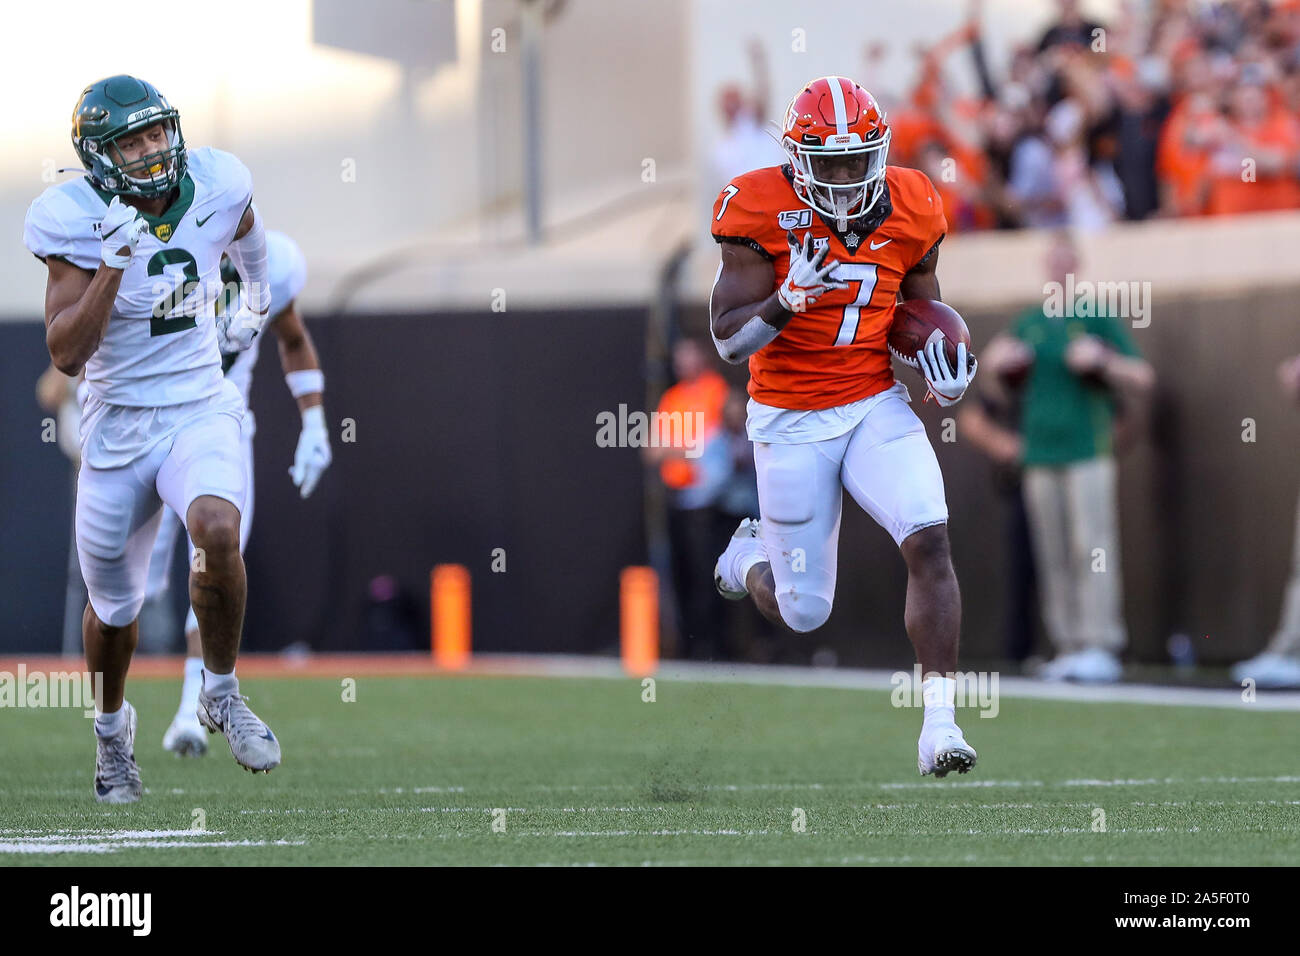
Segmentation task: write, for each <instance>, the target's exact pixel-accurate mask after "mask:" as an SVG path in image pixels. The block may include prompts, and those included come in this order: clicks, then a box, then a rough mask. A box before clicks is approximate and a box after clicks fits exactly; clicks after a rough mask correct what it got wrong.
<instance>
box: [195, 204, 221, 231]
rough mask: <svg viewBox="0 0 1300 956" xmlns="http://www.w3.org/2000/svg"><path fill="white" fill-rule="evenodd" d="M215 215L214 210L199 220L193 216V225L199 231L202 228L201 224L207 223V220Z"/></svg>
mask: <svg viewBox="0 0 1300 956" xmlns="http://www.w3.org/2000/svg"><path fill="white" fill-rule="evenodd" d="M216 214H217V212H216V210H215V209H214V210H213V211H212V212H210V213H208V214H207V215H206V216H204V217H203V218H202V219H200V218H198V217H197V216H195V217H194V225H196V226H198V227H199V228H200V229H202V228H203V224H204V223H205V222H207V221H208V220H209V219H211V218H212V217H213V216H215V215H216Z"/></svg>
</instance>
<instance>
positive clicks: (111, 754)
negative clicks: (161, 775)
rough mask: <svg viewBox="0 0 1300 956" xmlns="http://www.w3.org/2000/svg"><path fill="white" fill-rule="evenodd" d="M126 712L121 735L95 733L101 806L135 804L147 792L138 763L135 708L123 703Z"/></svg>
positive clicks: (97, 787)
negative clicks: (102, 804)
mask: <svg viewBox="0 0 1300 956" xmlns="http://www.w3.org/2000/svg"><path fill="white" fill-rule="evenodd" d="M122 709H123V710H125V711H126V714H125V720H124V722H123V726H122V729H121V730H120V731H119V732H118V733H116V734H114V735H113V736H112V737H101V736H99V734H95V742H96V744H97V750H96V751H95V799H96V800H98V801H99V802H100V803H135V802H136V801H137V800H139V799H140V795H141V794H142V793H144V785H143V784H141V783H140V767H139V765H137V764H136V762H135V724H136V715H135V708H134V707H132V706H131V705H130V704H129V703H128V702H127V701H122Z"/></svg>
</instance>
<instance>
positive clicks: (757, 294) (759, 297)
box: [709, 231, 846, 365]
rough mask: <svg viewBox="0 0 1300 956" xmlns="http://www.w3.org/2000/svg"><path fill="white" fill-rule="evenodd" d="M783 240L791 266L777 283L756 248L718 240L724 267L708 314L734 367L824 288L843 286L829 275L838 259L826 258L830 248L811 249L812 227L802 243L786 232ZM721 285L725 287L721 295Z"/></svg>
mask: <svg viewBox="0 0 1300 956" xmlns="http://www.w3.org/2000/svg"><path fill="white" fill-rule="evenodd" d="M786 242H788V243H789V245H790V269H789V271H788V273H787V275H786V278H785V281H784V282H782V283H781V284H780V285H779V286H778V285H777V284H776V271H775V270H774V269H773V267H772V263H771V262H770V261H768V260H767V259H765V258H764V257H763V256H761V255H759V254H758V252H757V251H755V250H754V249H752V248H749V247H747V246H745V245H742V244H740V243H734V242H727V243H723V244H722V269H721V270H720V271H719V273H718V279H717V282H716V283H715V285H714V289H713V295H712V296H710V299H709V315H710V321H711V323H712V329H713V341H714V343H715V344H716V345H717V347H718V354H719V355H721V356H722V357H723V358H724V359H726V360H727V361H728V362H730V363H731V364H733V365H736V364H739V363H740V362H743V361H745V359H747V358H749V356H751V355H753V354H754V353H755V352H757V351H758V350H759V349H761V348H762V347H763V346H765V345H767V343H769V342H771V341H772V340H773V339H774V338H776V337H777V336H778V335H779V334H780V333H781V331H782V330H783V329H784V328H785V327H786V326H787V325H788V324H789V322H790V320H791V319H792V318H793V317H794V315H795V313H796V312H802V311H804V310H805V309H807V308H808V307H809V306H811V305H813V304H815V303H816V301H817V299H818V298H819V297H820V296H822V295H823V294H825V293H826V292H827V291H828V290H830V289H843V288H846V285H845V283H843V282H839V281H836V280H835V279H833V278H832V275H833V274H834V272H835V270H836V269H837V268H839V263H838V262H836V261H835V260H833V259H832V260H830V261H827V258H826V256H827V252H828V248H829V247H827V246H823V247H822V248H821V249H820V250H818V249H816V248H815V245H814V242H813V235H812V232H811V231H809V232H806V233H804V237H803V239H802V241H801V240H800V239H799V238H798V237H797V236H796V235H795V234H794V233H793V232H788V233H786ZM729 253H730V254H731V256H733V257H738V260H739V261H738V262H736V261H735V260H734V259H733V263H732V264H731V265H730V266H729V265H728V254H729ZM724 279H726V280H727V281H726V282H725V285H724ZM774 286H775V291H773V287H774ZM719 287H723V294H722V296H721V297H719V294H718V290H719Z"/></svg>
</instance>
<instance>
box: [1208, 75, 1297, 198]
mask: <svg viewBox="0 0 1300 956" xmlns="http://www.w3.org/2000/svg"><path fill="white" fill-rule="evenodd" d="M1298 158H1300V131H1297V127H1296V121H1295V119H1293V118H1292V117H1291V116H1288V115H1287V114H1286V113H1285V112H1283V111H1281V110H1277V109H1273V108H1272V107H1271V104H1270V102H1269V94H1268V90H1267V89H1266V88H1265V87H1264V86H1263V85H1262V84H1261V83H1259V82H1255V81H1253V80H1251V79H1249V78H1244V79H1242V80H1241V81H1240V82H1238V83H1237V85H1236V87H1235V88H1234V89H1233V90H1232V93H1231V94H1230V99H1229V105H1228V116H1227V118H1226V120H1225V121H1224V122H1223V123H1222V124H1221V126H1220V132H1219V137H1218V142H1217V143H1216V144H1215V145H1214V146H1212V147H1211V152H1210V172H1211V176H1212V177H1213V178H1212V179H1211V182H1210V199H1209V205H1208V209H1207V211H1208V212H1209V213H1210V215H1225V214H1232V213H1243V212H1264V211H1267V210H1272V209H1294V208H1296V207H1297V206H1300V181H1298V180H1297V159H1298Z"/></svg>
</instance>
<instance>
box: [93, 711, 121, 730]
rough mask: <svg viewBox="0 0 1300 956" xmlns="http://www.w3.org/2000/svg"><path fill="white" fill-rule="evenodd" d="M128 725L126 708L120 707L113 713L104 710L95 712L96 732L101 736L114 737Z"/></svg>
mask: <svg viewBox="0 0 1300 956" xmlns="http://www.w3.org/2000/svg"><path fill="white" fill-rule="evenodd" d="M125 726H126V708H125V707H119V708H118V709H117V710H115V711H113V712H112V713H111V714H109V713H104V712H102V711H100V712H98V713H96V714H95V733H96V734H97V735H99V736H100V737H114V736H116V735H118V734H120V733H121V732H122V728H123V727H125Z"/></svg>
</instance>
